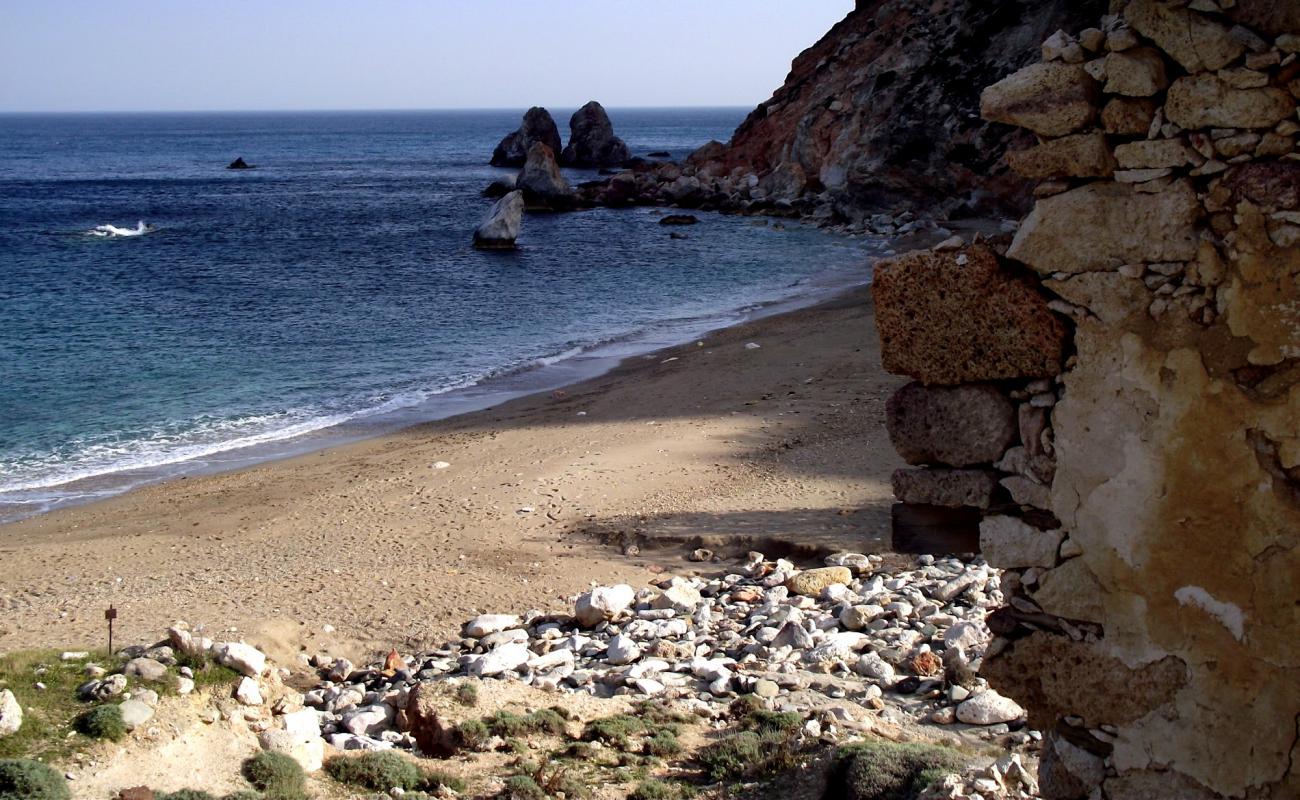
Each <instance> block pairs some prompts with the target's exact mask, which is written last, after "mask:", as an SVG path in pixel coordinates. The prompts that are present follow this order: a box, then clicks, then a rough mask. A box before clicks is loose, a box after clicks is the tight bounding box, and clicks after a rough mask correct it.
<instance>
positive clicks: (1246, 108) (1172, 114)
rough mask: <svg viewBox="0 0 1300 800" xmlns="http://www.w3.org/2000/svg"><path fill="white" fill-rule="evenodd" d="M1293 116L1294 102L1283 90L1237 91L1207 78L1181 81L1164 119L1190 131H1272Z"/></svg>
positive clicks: (1170, 96) (1171, 89)
mask: <svg viewBox="0 0 1300 800" xmlns="http://www.w3.org/2000/svg"><path fill="white" fill-rule="evenodd" d="M1294 113H1295V100H1293V99H1292V98H1291V95H1289V94H1287V93H1286V92H1284V91H1282V90H1281V89H1277V88H1274V87H1271V86H1266V87H1262V88H1258V89H1237V88H1234V87H1233V86H1231V85H1229V84H1228V83H1226V82H1225V81H1223V80H1221V79H1220V78H1219V77H1218V76H1216V75H1208V74H1206V75H1189V76H1187V77H1184V78H1179V79H1178V80H1176V81H1174V84H1173V86H1170V87H1169V94H1168V95H1167V96H1166V97H1165V116H1166V117H1168V118H1169V121H1170V122H1173V123H1174V124H1176V125H1179V126H1180V127H1183V128H1187V129H1189V130H1194V129H1196V128H1271V127H1273V126H1274V125H1276V124H1277V123H1279V122H1281V121H1282V120H1284V119H1286V118H1287V117H1289V116H1291V115H1292V114H1294Z"/></svg>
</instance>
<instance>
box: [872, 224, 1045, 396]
mask: <svg viewBox="0 0 1300 800" xmlns="http://www.w3.org/2000/svg"><path fill="white" fill-rule="evenodd" d="M871 292H872V297H873V298H874V299H875V304H876V326H877V328H878V330H879V332H880V344H881V358H882V360H883V361H884V365H885V369H886V370H888V371H890V372H892V373H895V374H899V375H910V376H911V377H913V378H916V379H917V380H919V381H921V382H922V383H926V384H945V385H951V384H958V383H967V382H970V381H985V380H1001V379H1006V378H1031V377H1032V378H1038V377H1048V376H1051V375H1055V374H1057V372H1059V371H1060V366H1061V359H1062V357H1063V353H1064V349H1065V340H1066V329H1065V325H1064V323H1063V322H1062V321H1061V319H1060V318H1059V317H1057V315H1056V314H1055V313H1054V312H1053V311H1052V310H1051V309H1050V308H1048V300H1047V298H1046V297H1044V296H1043V294H1042V293H1041V292H1040V291H1039V290H1038V289H1036V288H1035V287H1033V286H1032V285H1030V283H1029V282H1028V281H1026V280H1025V279H1023V278H1021V277H1020V276H1017V275H1013V274H1012V273H1011V272H1010V271H1009V270H1007V269H1006V268H1004V267H1003V266H1002V265H1001V263H1000V262H999V261H998V257H997V254H995V253H994V252H993V251H992V250H991V249H989V248H988V247H985V246H983V245H971V246H969V247H967V248H965V249H964V250H962V251H960V252H956V253H952V252H942V253H936V252H930V251H924V250H922V251H915V252H911V253H906V254H904V255H902V256H899V257H897V258H893V259H887V260H884V261H881V262H879V263H877V264H876V268H875V275H874V277H873V279H872V287H871Z"/></svg>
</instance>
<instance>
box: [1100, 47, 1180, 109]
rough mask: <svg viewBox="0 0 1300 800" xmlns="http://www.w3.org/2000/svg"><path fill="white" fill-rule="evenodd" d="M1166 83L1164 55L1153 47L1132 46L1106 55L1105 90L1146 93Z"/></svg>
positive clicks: (1122, 92) (1137, 93) (1162, 88)
mask: <svg viewBox="0 0 1300 800" xmlns="http://www.w3.org/2000/svg"><path fill="white" fill-rule="evenodd" d="M1168 85H1169V78H1168V77H1166V75H1165V59H1164V57H1163V56H1161V55H1160V52H1159V51H1158V50H1156V49H1155V48H1154V47H1134V48H1133V49H1131V50H1125V51H1124V52H1122V53H1111V54H1110V55H1108V56H1106V92H1107V94H1122V95H1125V96H1127V97H1150V96H1151V95H1153V94H1156V93H1157V92H1161V91H1164V88H1165V87H1166V86H1168Z"/></svg>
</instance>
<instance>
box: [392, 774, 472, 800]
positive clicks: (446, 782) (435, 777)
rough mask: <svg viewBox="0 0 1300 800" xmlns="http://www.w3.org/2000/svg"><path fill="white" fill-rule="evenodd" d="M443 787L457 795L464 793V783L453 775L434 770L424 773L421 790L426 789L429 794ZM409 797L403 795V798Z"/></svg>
mask: <svg viewBox="0 0 1300 800" xmlns="http://www.w3.org/2000/svg"><path fill="white" fill-rule="evenodd" d="M444 786H446V787H447V788H448V789H451V790H452V791H453V792H457V793H460V792H464V791H465V781H463V780H461V779H460V778H457V777H456V776H455V775H449V774H447V773H446V772H439V771H438V770H436V769H433V770H429V771H427V772H425V773H424V780H423V781H422V782H421V784H420V788H421V789H426V790H428V791H430V792H436V791H438V790H439V789H441V788H442V787H444ZM410 796H411V795H409V794H407V795H404V797H410Z"/></svg>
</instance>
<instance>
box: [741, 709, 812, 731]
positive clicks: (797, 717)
mask: <svg viewBox="0 0 1300 800" xmlns="http://www.w3.org/2000/svg"><path fill="white" fill-rule="evenodd" d="M802 724H803V715H801V714H799V713H798V712H796V711H781V712H777V711H767V710H764V709H759V710H757V711H754V712H753V713H751V714H750V715H749V716H747V717H745V718H744V719H742V720H741V722H740V727H741V730H747V731H755V732H757V733H759V734H764V733H793V732H794V731H796V730H798V729H799V726H800V725H802Z"/></svg>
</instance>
